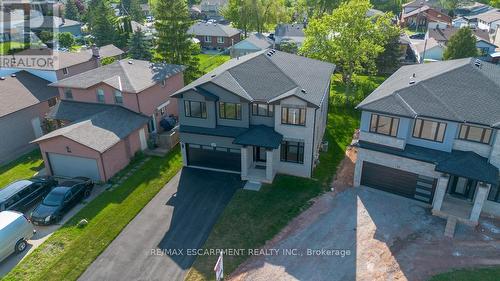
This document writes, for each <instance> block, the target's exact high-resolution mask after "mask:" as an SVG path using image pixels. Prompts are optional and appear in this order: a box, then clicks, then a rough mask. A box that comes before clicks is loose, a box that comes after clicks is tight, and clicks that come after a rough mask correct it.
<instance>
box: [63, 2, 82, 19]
mask: <svg viewBox="0 0 500 281" xmlns="http://www.w3.org/2000/svg"><path fill="white" fill-rule="evenodd" d="M64 17H65V18H67V19H70V20H76V21H79V20H80V11H79V10H78V6H77V4H76V1H75V0H68V1H66V4H64Z"/></svg>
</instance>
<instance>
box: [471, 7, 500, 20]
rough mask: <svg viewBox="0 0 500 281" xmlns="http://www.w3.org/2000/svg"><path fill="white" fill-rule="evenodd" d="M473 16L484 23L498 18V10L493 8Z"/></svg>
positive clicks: (499, 17) (499, 18)
mask: <svg viewBox="0 0 500 281" xmlns="http://www.w3.org/2000/svg"><path fill="white" fill-rule="evenodd" d="M475 17H476V18H477V19H478V20H482V21H484V22H486V23H492V22H495V21H499V20H500V10H499V9H495V10H491V11H487V12H486V13H482V14H479V15H477V16H475Z"/></svg>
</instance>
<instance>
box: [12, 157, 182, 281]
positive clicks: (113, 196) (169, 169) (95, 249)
mask: <svg viewBox="0 0 500 281" xmlns="http://www.w3.org/2000/svg"><path fill="white" fill-rule="evenodd" d="M181 167H182V158H181V155H180V153H179V147H177V148H175V149H174V150H173V151H171V152H170V153H169V154H168V155H167V156H165V157H161V158H160V157H152V158H151V159H150V160H149V161H148V162H146V164H144V166H142V167H141V168H140V169H139V170H137V171H136V172H135V173H134V174H133V175H132V176H130V177H129V178H128V179H127V180H126V181H125V182H124V183H123V184H121V185H120V186H118V187H117V188H115V189H113V190H112V191H105V192H104V193H102V194H101V195H100V196H98V197H97V198H96V199H94V200H93V201H91V202H90V203H88V204H87V205H86V206H85V207H84V208H83V209H82V210H81V211H80V212H78V213H77V214H76V215H75V217H73V218H72V219H71V220H70V221H68V222H67V223H66V224H65V225H64V226H63V227H62V228H60V229H59V230H57V231H56V232H55V233H54V234H53V235H52V236H51V237H50V238H49V239H48V240H47V241H46V242H45V243H43V244H42V245H41V246H40V247H39V248H37V249H36V250H35V251H34V252H33V253H32V254H30V255H29V256H28V257H26V259H24V260H23V261H22V262H21V263H20V264H19V265H17V266H16V267H15V268H14V270H13V271H11V272H10V273H9V274H8V275H7V276H6V277H5V278H4V280H26V281H29V280H40V281H42V280H43V281H48V280H65V281H67V280H76V279H77V278H78V277H79V276H80V275H81V274H82V273H83V272H84V271H85V269H86V268H87V267H88V266H89V265H90V264H91V263H92V262H93V261H94V260H95V259H96V258H97V256H99V254H100V253H101V252H102V251H104V250H105V249H106V247H107V246H108V245H109V244H110V243H111V242H112V241H113V240H114V239H115V237H116V236H117V235H118V234H119V233H120V232H121V231H122V229H123V228H124V227H125V226H126V225H127V224H128V223H129V222H130V221H131V220H132V219H133V218H134V217H135V216H136V215H137V213H138V212H139V211H140V210H141V209H142V208H143V207H144V206H145V205H146V204H147V203H148V202H149V201H150V200H151V199H152V198H153V197H154V196H155V195H156V194H157V193H158V191H160V189H161V188H162V187H163V186H164V185H165V183H167V182H168V181H169V180H170V179H171V178H172V177H173V176H174V175H175V174H176V173H177V172H178V171H179V169H180V168H181ZM130 168H131V167H130V166H129V167H128V168H127V169H130ZM84 218H85V219H87V220H88V221H89V224H88V225H87V226H85V227H83V228H79V227H77V223H78V222H79V221H80V220H81V219H84ZM145 235H146V234H145Z"/></svg>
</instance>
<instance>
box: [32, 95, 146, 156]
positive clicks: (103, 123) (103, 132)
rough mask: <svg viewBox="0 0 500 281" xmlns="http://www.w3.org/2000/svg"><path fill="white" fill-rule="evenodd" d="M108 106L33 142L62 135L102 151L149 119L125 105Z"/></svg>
mask: <svg viewBox="0 0 500 281" xmlns="http://www.w3.org/2000/svg"><path fill="white" fill-rule="evenodd" d="M106 106H107V107H108V108H107V109H106V110H103V111H100V112H98V113H96V114H94V115H91V116H88V117H85V118H83V119H80V120H78V121H75V122H74V123H72V124H70V125H68V126H66V127H63V128H60V129H57V130H55V131H52V132H50V133H48V134H46V135H44V136H42V137H40V138H38V139H36V140H34V141H33V142H34V143H35V142H36V143H38V142H41V141H44V140H48V139H51V138H54V137H59V136H62V137H66V138H68V139H70V140H73V141H75V142H77V143H80V144H82V145H84V146H86V147H89V148H91V149H94V150H96V151H98V152H100V153H102V152H105V151H106V150H108V149H109V148H111V147H113V146H114V145H115V144H117V143H118V142H120V140H122V139H124V138H125V137H127V136H128V135H130V134H131V133H132V132H134V131H136V130H138V129H139V128H141V127H142V126H144V125H145V124H147V123H148V121H149V118H148V117H147V116H145V115H142V114H139V113H136V112H134V111H132V110H129V109H127V108H125V107H122V106H118V105H106Z"/></svg>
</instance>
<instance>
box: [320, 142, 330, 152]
mask: <svg viewBox="0 0 500 281" xmlns="http://www.w3.org/2000/svg"><path fill="white" fill-rule="evenodd" d="M321 151H323V152H327V151H328V141H322V142H321Z"/></svg>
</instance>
